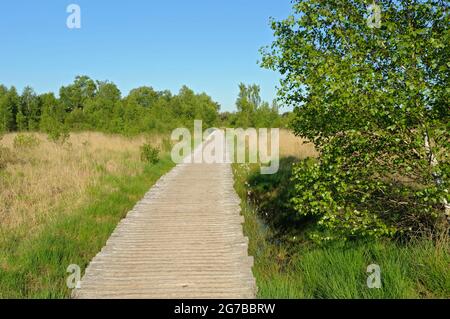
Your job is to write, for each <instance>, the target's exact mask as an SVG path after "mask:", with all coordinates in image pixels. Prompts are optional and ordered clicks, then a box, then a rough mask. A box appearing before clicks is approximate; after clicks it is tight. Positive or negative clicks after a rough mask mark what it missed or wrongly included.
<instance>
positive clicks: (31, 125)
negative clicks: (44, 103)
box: [16, 86, 41, 131]
mask: <svg viewBox="0 0 450 319" xmlns="http://www.w3.org/2000/svg"><path fill="white" fill-rule="evenodd" d="M40 116H41V110H40V105H39V99H38V97H37V95H36V93H35V92H34V90H33V89H32V88H31V87H29V86H27V87H25V88H24V90H23V92H22V95H21V96H20V106H19V109H18V112H17V115H16V122H17V129H18V130H19V131H25V130H28V129H29V130H36V129H38V128H39V119H40Z"/></svg>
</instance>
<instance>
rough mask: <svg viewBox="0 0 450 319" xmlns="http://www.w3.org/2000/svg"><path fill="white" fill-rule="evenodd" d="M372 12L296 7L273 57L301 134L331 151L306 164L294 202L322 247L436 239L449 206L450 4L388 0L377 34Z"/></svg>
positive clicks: (266, 52)
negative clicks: (316, 229)
mask: <svg viewBox="0 0 450 319" xmlns="http://www.w3.org/2000/svg"><path fill="white" fill-rule="evenodd" d="M370 4H372V1H360V2H359V1H357V2H355V1H344V0H340V1H319V0H301V1H300V0H297V1H295V2H294V14H293V15H292V16H290V17H289V18H288V19H286V20H283V21H279V22H277V21H273V22H272V27H273V30H274V35H275V41H274V42H273V44H272V46H271V47H266V48H264V49H263V62H262V64H263V66H264V67H267V68H271V69H274V70H278V71H279V72H280V73H281V74H282V81H281V88H280V90H279V96H280V98H281V99H282V100H283V101H284V102H285V103H286V104H288V105H293V106H294V107H295V111H294V113H295V118H294V121H293V124H292V127H293V129H294V131H295V133H296V134H297V135H300V136H302V137H306V138H308V139H310V140H311V141H314V144H315V145H316V147H317V148H318V150H319V151H320V154H321V155H320V158H319V161H318V162H317V163H314V164H310V163H309V164H308V163H302V164H300V165H298V166H297V169H296V171H295V178H294V181H295V183H296V190H297V195H296V197H295V198H294V199H293V203H294V205H295V207H296V209H297V211H298V213H299V214H301V215H313V216H316V217H317V218H318V221H319V223H318V225H319V226H320V227H321V228H322V229H323V230H325V231H326V232H328V234H326V235H323V236H322V238H329V239H330V238H333V237H334V238H353V237H364V236H383V235H392V234H393V233H394V232H397V233H398V234H402V233H408V234H412V233H414V234H415V233H417V232H419V231H423V230H430V229H431V230H433V229H435V227H436V225H437V224H441V223H442V222H443V214H442V212H444V211H445V201H449V193H448V187H449V179H450V176H449V172H450V170H449V154H450V152H449V138H450V137H449V132H450V130H449V107H448V105H449V103H448V102H449V93H450V90H449V89H448V88H449V77H448V75H449V66H450V65H449V63H448V61H449V52H450V50H449V43H450V38H449V37H450V33H449V32H448V26H449V15H448V5H447V4H445V2H442V1H428V0H424V1H414V0H410V1H387V0H382V1H377V5H379V6H380V8H381V27H380V28H373V27H371V25H370V24H368V23H367V18H368V17H367V14H368V11H367V6H368V5H370Z"/></svg>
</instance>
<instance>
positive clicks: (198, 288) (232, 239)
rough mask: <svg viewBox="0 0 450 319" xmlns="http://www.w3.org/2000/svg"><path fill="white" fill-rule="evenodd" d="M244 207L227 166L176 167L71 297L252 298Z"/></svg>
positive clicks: (135, 211) (121, 225)
mask: <svg viewBox="0 0 450 319" xmlns="http://www.w3.org/2000/svg"><path fill="white" fill-rule="evenodd" d="M213 134H215V133H213ZM239 203H240V200H239V198H238V196H237V194H236V193H235V191H234V188H233V176H232V171H231V165H230V164H178V165H177V166H176V167H175V168H174V169H173V170H172V171H170V172H169V173H168V174H166V175H165V176H163V177H162V178H161V179H160V180H159V181H158V182H157V183H156V184H155V185H154V186H153V187H152V188H151V189H150V191H149V192H148V193H147V194H146V195H145V197H144V198H143V199H142V200H141V201H140V202H138V203H137V204H136V206H135V207H134V208H133V210H132V211H130V212H129V213H128V215H127V217H126V218H125V219H123V220H122V221H121V222H120V223H119V225H118V226H117V228H116V229H115V231H114V232H113V234H112V235H111V237H110V238H109V240H108V242H107V243H106V246H105V247H104V248H103V249H102V251H101V252H100V253H98V254H97V256H96V257H95V258H94V259H93V260H92V261H91V263H90V264H89V266H88V267H87V269H86V272H85V275H84V277H83V278H82V281H81V289H77V290H75V291H74V294H73V296H74V297H75V298H254V297H255V292H256V286H255V279H254V277H253V274H252V271H251V267H252V265H253V258H252V257H249V256H248V253H247V242H248V241H247V238H246V237H244V236H243V233H242V225H241V223H242V222H243V217H242V216H241V215H240V207H239Z"/></svg>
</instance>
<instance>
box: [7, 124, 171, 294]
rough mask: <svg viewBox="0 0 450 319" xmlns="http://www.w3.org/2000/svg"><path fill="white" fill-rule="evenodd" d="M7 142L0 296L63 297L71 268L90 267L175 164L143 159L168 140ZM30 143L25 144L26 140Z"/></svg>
mask: <svg viewBox="0 0 450 319" xmlns="http://www.w3.org/2000/svg"><path fill="white" fill-rule="evenodd" d="M32 136H33V138H28V137H25V138H24V137H23V135H21V136H19V138H17V135H15V134H9V135H6V136H5V137H3V139H2V140H1V141H0V143H1V146H2V149H1V151H2V153H3V155H2V156H1V157H0V159H2V160H3V164H2V165H1V166H0V167H1V169H0V220H1V223H0V298H64V297H68V296H70V291H69V290H68V289H67V287H66V278H67V276H68V275H69V274H68V273H66V268H67V266H68V265H70V264H78V265H79V266H80V267H81V269H84V268H85V267H86V265H87V263H88V262H89V261H90V260H91V259H92V257H93V256H95V254H96V253H97V252H98V251H99V250H100V249H101V247H102V246H103V245H104V243H105V242H106V240H107V239H108V237H109V235H110V234H111V232H112V231H113V230H114V228H115V226H116V225H117V223H118V222H119V221H120V219H121V218H123V217H124V216H125V215H126V213H127V212H128V210H129V209H131V208H132V207H133V206H134V204H135V203H136V202H137V201H138V200H139V199H140V198H141V197H142V196H143V195H144V193H145V192H146V191H147V190H148V189H149V188H150V186H151V185H152V184H153V183H154V182H155V181H156V180H157V179H158V178H159V177H160V176H161V175H163V174H164V173H165V172H167V171H168V170H170V169H171V168H172V166H173V164H172V161H171V160H170V158H169V154H167V153H162V154H161V155H160V157H161V159H160V161H159V162H158V163H157V164H154V165H151V164H147V163H144V162H142V161H141V159H140V146H141V145H142V144H143V143H144V142H147V143H150V144H152V145H154V146H161V145H162V144H163V141H164V139H163V136H156V135H154V136H141V137H136V138H132V139H131V138H124V137H120V136H109V135H103V134H100V133H88V132H87V133H76V134H71V137H70V139H69V140H68V141H67V142H66V143H64V144H62V145H61V144H57V143H53V142H50V141H48V140H47V138H46V136H45V135H41V134H32ZM24 141H25V142H24Z"/></svg>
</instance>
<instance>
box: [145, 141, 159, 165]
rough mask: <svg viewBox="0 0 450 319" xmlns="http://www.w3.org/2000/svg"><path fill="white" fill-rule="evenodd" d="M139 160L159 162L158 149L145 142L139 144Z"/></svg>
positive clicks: (152, 162)
mask: <svg viewBox="0 0 450 319" xmlns="http://www.w3.org/2000/svg"><path fill="white" fill-rule="evenodd" d="M141 160H142V161H143V162H147V163H151V164H156V163H158V162H159V149H158V148H157V147H153V146H152V145H150V144H148V143H145V144H144V145H142V146H141Z"/></svg>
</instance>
